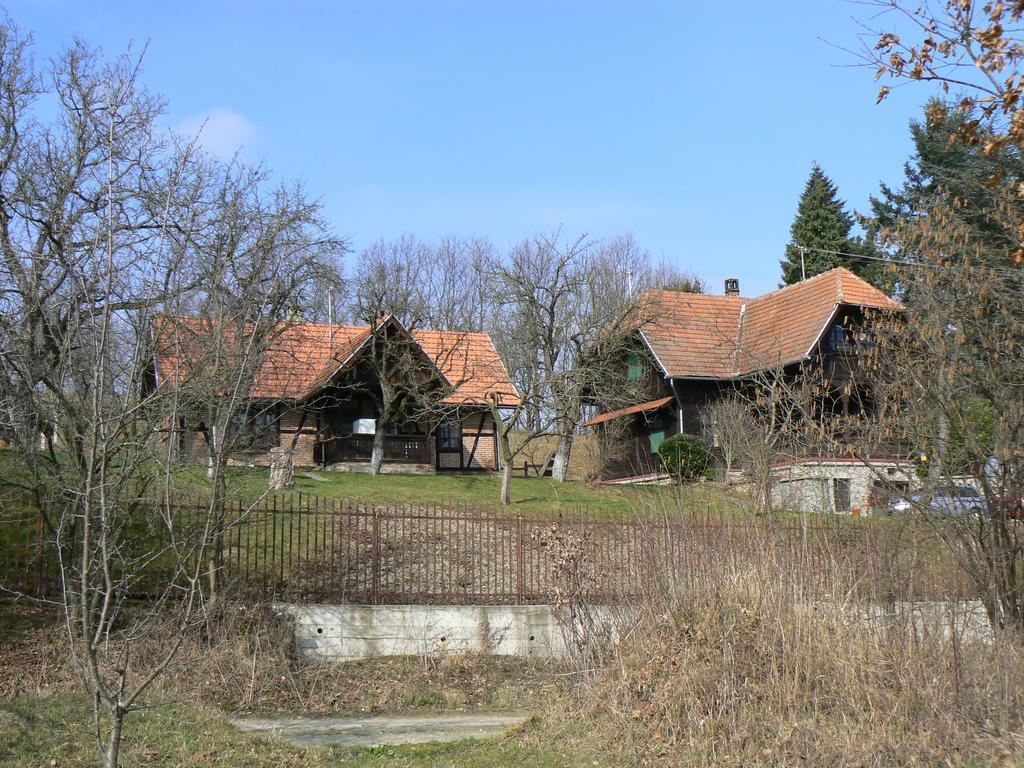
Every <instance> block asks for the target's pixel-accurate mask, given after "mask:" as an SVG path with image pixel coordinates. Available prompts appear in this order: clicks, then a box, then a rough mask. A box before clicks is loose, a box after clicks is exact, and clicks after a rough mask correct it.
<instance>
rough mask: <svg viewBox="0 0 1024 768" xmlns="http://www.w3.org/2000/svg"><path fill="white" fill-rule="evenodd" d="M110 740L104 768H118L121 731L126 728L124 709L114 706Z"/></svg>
mask: <svg viewBox="0 0 1024 768" xmlns="http://www.w3.org/2000/svg"><path fill="white" fill-rule="evenodd" d="M110 718H111V723H110V741H109V742H108V743H107V754H106V755H104V756H103V765H104V768H117V765H118V762H119V761H120V756H121V731H122V730H123V728H124V711H123V710H122V709H121V708H120V707H114V711H113V712H111V713H110Z"/></svg>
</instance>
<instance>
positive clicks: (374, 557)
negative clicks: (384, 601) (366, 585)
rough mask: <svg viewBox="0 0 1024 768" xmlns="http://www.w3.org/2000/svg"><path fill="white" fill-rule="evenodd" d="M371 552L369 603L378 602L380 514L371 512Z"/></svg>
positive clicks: (375, 510)
mask: <svg viewBox="0 0 1024 768" xmlns="http://www.w3.org/2000/svg"><path fill="white" fill-rule="evenodd" d="M371 535H372V536H373V539H372V541H373V550H372V552H371V555H370V579H371V582H370V602H371V603H372V604H374V605H377V603H379V602H380V512H379V511H378V510H377V509H374V510H373V532H372V534H371Z"/></svg>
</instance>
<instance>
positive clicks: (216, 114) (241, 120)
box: [174, 107, 259, 160]
mask: <svg viewBox="0 0 1024 768" xmlns="http://www.w3.org/2000/svg"><path fill="white" fill-rule="evenodd" d="M174 132H175V133H177V134H179V135H181V136H183V137H185V138H187V139H191V138H195V137H197V136H198V143H199V146H201V147H202V148H203V149H205V150H206V151H207V152H209V153H210V154H211V155H214V156H216V157H219V158H221V159H223V160H229V159H231V158H232V157H234V156H235V154H236V153H240V152H242V151H243V150H244V149H249V150H251V149H253V145H254V144H255V143H256V141H257V139H258V138H259V130H258V129H257V128H256V125H255V124H254V123H253V122H252V121H251V120H249V119H248V118H247V117H245V116H244V115H242V114H239V113H238V112H236V111H235V110H233V109H230V108H229V107H218V108H217V109H213V110H211V111H210V112H207V113H206V114H203V115H196V116H194V117H188V118H185V119H184V120H182V121H181V122H179V123H178V124H177V125H175V126H174Z"/></svg>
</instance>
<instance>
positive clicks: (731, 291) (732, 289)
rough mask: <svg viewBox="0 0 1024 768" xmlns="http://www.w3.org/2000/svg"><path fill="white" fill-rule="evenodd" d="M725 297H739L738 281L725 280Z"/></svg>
mask: <svg viewBox="0 0 1024 768" xmlns="http://www.w3.org/2000/svg"><path fill="white" fill-rule="evenodd" d="M725 295H726V296H739V295H740V281H739V279H738V278H735V277H727V278H725Z"/></svg>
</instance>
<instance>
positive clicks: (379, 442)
mask: <svg viewBox="0 0 1024 768" xmlns="http://www.w3.org/2000/svg"><path fill="white" fill-rule="evenodd" d="M386 430H387V426H386V425H385V424H382V423H381V420H380V419H377V429H376V430H375V431H374V433H373V450H372V451H370V474H371V475H379V474H380V468H381V465H382V464H383V463H384V434H385V432H386Z"/></svg>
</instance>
